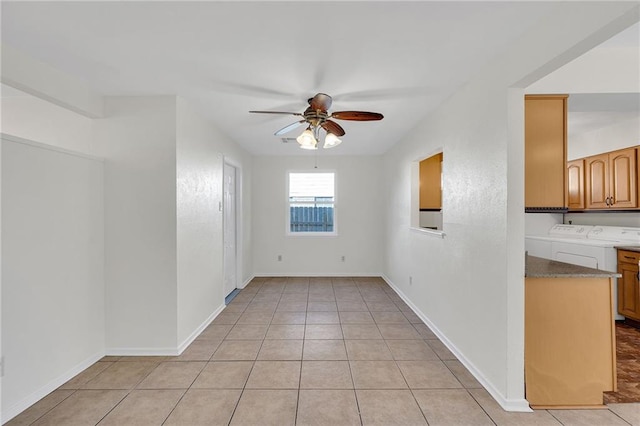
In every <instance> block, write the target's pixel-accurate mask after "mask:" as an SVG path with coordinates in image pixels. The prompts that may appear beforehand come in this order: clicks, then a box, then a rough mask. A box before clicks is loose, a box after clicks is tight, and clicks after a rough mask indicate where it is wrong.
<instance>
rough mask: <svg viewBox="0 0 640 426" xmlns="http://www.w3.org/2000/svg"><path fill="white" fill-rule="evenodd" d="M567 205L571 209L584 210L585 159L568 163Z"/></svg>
mask: <svg viewBox="0 0 640 426" xmlns="http://www.w3.org/2000/svg"><path fill="white" fill-rule="evenodd" d="M567 203H568V207H569V209H584V159H579V160H573V161H569V162H568V163H567Z"/></svg>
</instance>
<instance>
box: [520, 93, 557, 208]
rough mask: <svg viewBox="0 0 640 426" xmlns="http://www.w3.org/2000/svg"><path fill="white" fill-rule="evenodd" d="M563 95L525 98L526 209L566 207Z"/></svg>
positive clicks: (528, 96) (529, 96)
mask: <svg viewBox="0 0 640 426" xmlns="http://www.w3.org/2000/svg"><path fill="white" fill-rule="evenodd" d="M566 101H567V96H565V95H527V96H525V108H524V111H525V117H524V132H525V133H524V134H525V136H524V150H525V153H524V159H525V162H524V168H525V204H524V205H525V207H531V208H544V207H551V208H564V207H566V201H565V194H566V184H567V181H566V177H565V173H566V169H567V153H566V117H567V109H566Z"/></svg>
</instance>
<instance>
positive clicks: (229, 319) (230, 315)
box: [211, 306, 244, 325]
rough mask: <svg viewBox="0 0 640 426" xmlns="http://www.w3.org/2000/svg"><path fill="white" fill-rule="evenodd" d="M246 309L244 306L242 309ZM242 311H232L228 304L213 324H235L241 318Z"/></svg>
mask: <svg viewBox="0 0 640 426" xmlns="http://www.w3.org/2000/svg"><path fill="white" fill-rule="evenodd" d="M232 309H233V308H232ZM242 310H243V311H244V308H243V309H242ZM240 315H242V312H240V311H236V312H232V311H230V310H229V307H228V306H227V307H226V308H225V310H224V311H222V312H221V313H220V314H219V315H218V316H217V317H216V318H215V319H214V320H213V321H212V322H211V324H215V325H221V324H235V323H236V321H238V318H240Z"/></svg>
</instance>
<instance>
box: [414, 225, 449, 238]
mask: <svg viewBox="0 0 640 426" xmlns="http://www.w3.org/2000/svg"><path fill="white" fill-rule="evenodd" d="M409 230H411V231H412V232H416V233H418V234H424V235H428V236H429V237H434V238H444V236H445V235H447V234H445V232H444V231H440V230H437V229H428V228H416V227H415V226H410V227H409Z"/></svg>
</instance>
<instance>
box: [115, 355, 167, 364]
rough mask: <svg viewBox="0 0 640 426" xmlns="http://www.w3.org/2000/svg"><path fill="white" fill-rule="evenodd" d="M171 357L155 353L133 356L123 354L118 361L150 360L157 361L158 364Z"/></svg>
mask: <svg viewBox="0 0 640 426" xmlns="http://www.w3.org/2000/svg"><path fill="white" fill-rule="evenodd" d="M170 358H171V357H170V356H155V355H150V356H140V355H133V356H121V357H120V359H119V360H118V362H139V361H149V362H155V363H156V364H160V363H161V362H163V361H167V360H168V359H170Z"/></svg>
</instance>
